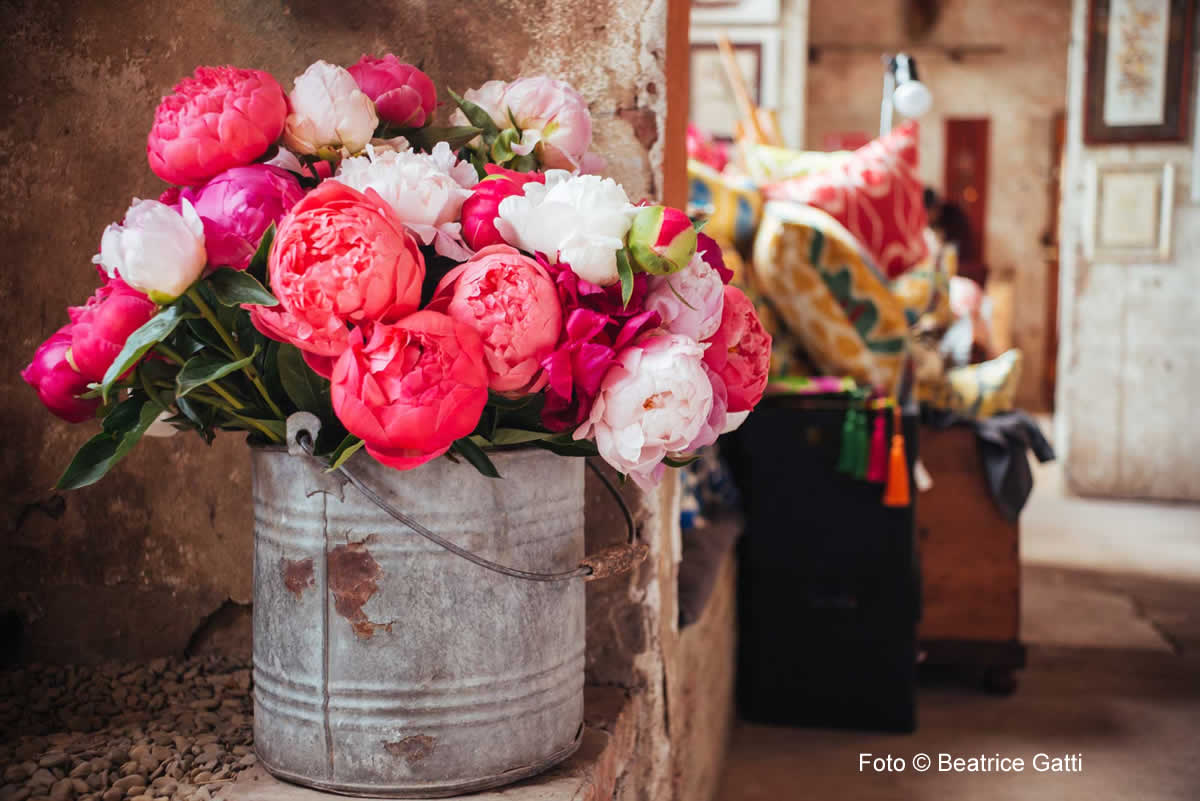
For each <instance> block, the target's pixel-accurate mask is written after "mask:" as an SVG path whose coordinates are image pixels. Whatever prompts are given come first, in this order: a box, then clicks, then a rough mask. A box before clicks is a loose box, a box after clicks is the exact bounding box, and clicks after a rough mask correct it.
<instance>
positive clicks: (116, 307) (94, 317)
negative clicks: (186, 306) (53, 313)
mask: <svg viewBox="0 0 1200 801" xmlns="http://www.w3.org/2000/svg"><path fill="white" fill-rule="evenodd" d="M155 311H157V309H156V307H155V305H154V301H152V300H150V298H148V297H146V296H145V295H143V294H142V293H141V292H138V291H137V290H136V289H133V288H131V287H130V286H129V285H127V284H126V283H125V282H124V281H121V280H119V279H113V280H111V281H109V282H108V283H107V284H105V285H104V286H102V287H100V288H99V289H97V290H96V292H95V294H94V295H92V297H90V298H88V302H87V304H86V305H84V306H78V307H75V308H73V309H70V310H69V313H70V315H71V322H72V323H73V325H72V327H71V361H72V362H73V363H74V364H75V367H76V369H78V370H79V372H80V374H82V375H83V377H84V378H86V379H88V380H89V381H95V382H97V383H98V382H100V381H103V380H104V374H105V373H106V372H108V368H109V366H110V365H112V363H113V360H115V359H116V358H117V355H118V354H119V353H120V352H121V348H123V347H125V340H127V339H129V335H130V334H132V333H133V332H134V331H136V330H138V329H139V328H141V327H142V325H144V324H145V323H146V322H147V321H149V319H150V318H151V317H153V316H154V313H155Z"/></svg>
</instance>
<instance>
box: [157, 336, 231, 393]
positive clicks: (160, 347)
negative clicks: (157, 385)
mask: <svg viewBox="0 0 1200 801" xmlns="http://www.w3.org/2000/svg"><path fill="white" fill-rule="evenodd" d="M154 349H155V350H156V351H158V352H159V353H161V354H162V355H163V356H166V357H167V358H168V359H170V360H171V361H173V362H175V364H178V365H179V366H180V367H182V366H183V362H184V358H183V357H182V356H180V355H179V354H178V353H177V352H176V351H175V350H174V349H172V348H171V346H170V345H166V344H164V343H162V342H159V343H158V344H157V345H155V346H154ZM206 386H208V387H210V388H211V389H212V391H213V392H215V393H217V394H218V395H220V396H221V397H222V398H224V399H225V400H226V402H228V403H229V405H230V406H232V407H233V408H235V409H244V408H246V404H244V403H242V402H241V401H240V400H238V399H237V398H235V397H233V395H231V394H230V393H229V390H227V389H225V387H223V386H221V385H220V384H218V383H217V382H216V381H210V382H208V384H207V385H206Z"/></svg>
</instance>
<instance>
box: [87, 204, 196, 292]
mask: <svg viewBox="0 0 1200 801" xmlns="http://www.w3.org/2000/svg"><path fill="white" fill-rule="evenodd" d="M180 208H181V210H180V211H175V209H173V208H171V207H170V206H168V205H166V204H164V203H159V202H158V201H157V200H138V199H137V198H134V200H133V205H132V206H130V207H129V211H127V212H125V220H124V221H123V222H122V223H120V224H118V223H113V224H112V225H110V226H108V228H106V229H104V236H103V237H102V238H101V239H100V253H99V254H98V255H96V256H93V257H92V261H93V262H94V263H96V264H99V265H101V266H102V267H104V271H105V272H106V273H108V275H109V277H110V278H115V277H117V276H118V275H119V276H120V277H121V279H122V280H123V281H125V283H127V284H129V285H130V286H131V287H133V288H134V289H137V290H140V291H142V292H145V293H146V294H147V295H149V296H150V299H151V300H153V301H155V302H156V303H170V302H171V301H173V300H175V298H177V297H179V296H180V295H182V294H183V293H184V292H185V291H187V288H188V287H190V286H191V285H192V284H193V283H194V282H195V281H196V279H197V278H199V277H200V274H201V273H203V272H204V265H205V263H206V262H207V261H208V256H207V254H206V253H205V252H204V223H202V222H201V221H200V215H199V214H197V213H196V210H195V209H194V208H192V204H191V203H189V202H188V201H187V200H186V199H185V200H181V201H180Z"/></svg>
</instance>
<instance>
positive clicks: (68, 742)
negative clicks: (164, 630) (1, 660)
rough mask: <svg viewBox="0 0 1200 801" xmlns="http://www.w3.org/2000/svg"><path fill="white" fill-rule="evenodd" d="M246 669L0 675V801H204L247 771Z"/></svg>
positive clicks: (230, 663)
mask: <svg viewBox="0 0 1200 801" xmlns="http://www.w3.org/2000/svg"><path fill="white" fill-rule="evenodd" d="M250 685H251V677H250V668H249V665H247V664H246V663H245V662H241V661H236V660H231V659H227V658H222V657H204V658H197V659H190V660H169V659H156V660H154V661H151V662H149V663H141V664H136V665H130V664H105V665H97V666H77V665H72V666H55V665H30V666H28V667H24V668H21V669H17V670H7V671H2V672H0V766H3V768H2V773H0V801H176V800H178V801H211V798H212V793H213V792H215V791H216V790H217V789H218V788H220V787H221V786H222V785H223V784H226V783H228V782H230V781H232V780H233V778H234V777H235V776H236V775H237V774H238V773H239V772H240V771H243V770H247V769H248V768H251V767H253V766H254V763H255V756H254V734H253V718H252V715H253V703H252V702H251V700H250Z"/></svg>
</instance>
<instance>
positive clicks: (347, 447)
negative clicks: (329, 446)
mask: <svg viewBox="0 0 1200 801" xmlns="http://www.w3.org/2000/svg"><path fill="white" fill-rule="evenodd" d="M365 444H366V443H365V442H363V441H362V440H361V439H359V438H358V437H356V436H354V435H353V434H347V435H346V438H345V439H344V440H342V444H341V445H338V446H337V447H336V448H334V449H333V453H331V454H329V469H328V470H326V471H325V472H326V473H332V472H333V471H334V470H337V469H338V468H339V467H341V466H342V465H344V464H345V463H346V460H347V459H349V458H350V457H351V456H353V455H354V454H356V453H358V450H359V449H360V448H361V447H362V446H363V445H365Z"/></svg>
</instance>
